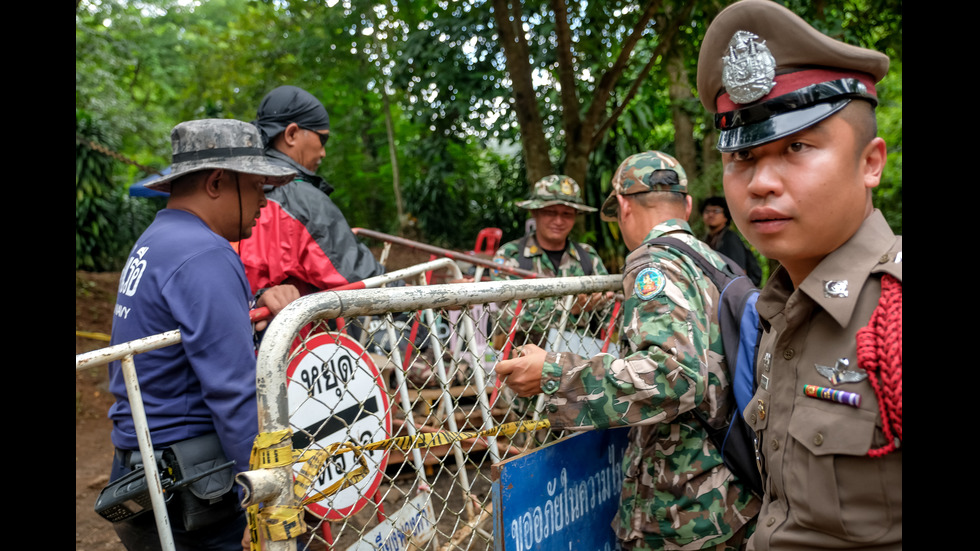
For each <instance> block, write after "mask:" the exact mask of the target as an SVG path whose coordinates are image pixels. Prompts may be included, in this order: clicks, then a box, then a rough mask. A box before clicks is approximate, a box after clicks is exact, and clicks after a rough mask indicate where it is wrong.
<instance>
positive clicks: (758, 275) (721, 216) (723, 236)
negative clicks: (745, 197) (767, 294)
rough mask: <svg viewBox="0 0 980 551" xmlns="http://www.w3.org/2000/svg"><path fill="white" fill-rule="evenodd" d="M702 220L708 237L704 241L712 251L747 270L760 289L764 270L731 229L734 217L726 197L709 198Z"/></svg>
mask: <svg viewBox="0 0 980 551" xmlns="http://www.w3.org/2000/svg"><path fill="white" fill-rule="evenodd" d="M701 219H702V220H704V227H705V229H706V230H707V235H705V236H704V237H703V238H702V241H704V242H705V243H707V244H708V245H709V246H710V247H711V248H712V249H714V250H716V251H718V252H719V253H721V254H723V255H725V256H727V257H728V258H731V259H732V260H734V261H735V263H736V264H738V265H739V266H741V267H742V269H743V270H745V274H746V275H747V276H749V279H750V280H752V283H754V284H755V285H756V287H758V286H759V285H760V284H761V282H762V269H761V268H760V267H759V262H758V261H756V259H755V255H754V254H752V251H750V250H749V248H748V247H746V246H745V243H742V239H741V238H740V237H739V236H738V235H736V234H735V232H733V231H731V229H729V225H730V224H731V222H732V215H731V213H730V212H729V211H728V203H727V202H725V198H724V197H708V198H707V199H705V200H704V203H702V205H701Z"/></svg>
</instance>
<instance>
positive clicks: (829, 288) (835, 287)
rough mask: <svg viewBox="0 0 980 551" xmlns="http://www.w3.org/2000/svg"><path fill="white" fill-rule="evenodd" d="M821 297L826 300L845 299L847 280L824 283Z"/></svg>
mask: <svg viewBox="0 0 980 551" xmlns="http://www.w3.org/2000/svg"><path fill="white" fill-rule="evenodd" d="M823 296H825V297H827V298H847V280H846V279H842V280H840V281H824V282H823Z"/></svg>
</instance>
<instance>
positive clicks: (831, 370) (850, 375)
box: [813, 358, 868, 385]
mask: <svg viewBox="0 0 980 551" xmlns="http://www.w3.org/2000/svg"><path fill="white" fill-rule="evenodd" d="M850 365H851V362H850V360H848V359H847V358H841V359H839V360H837V363H836V364H835V365H834V367H829V366H826V365H820V364H813V367H815V368H816V369H817V372H818V373H820V374H821V375H823V376H824V377H826V378H827V380H828V381H830V384H832V385H839V384H841V383H857V382H860V381H863V380H865V379H867V378H868V374H867V372H865V371H864V370H860V371H855V370H852V369H848V368H849V367H850Z"/></svg>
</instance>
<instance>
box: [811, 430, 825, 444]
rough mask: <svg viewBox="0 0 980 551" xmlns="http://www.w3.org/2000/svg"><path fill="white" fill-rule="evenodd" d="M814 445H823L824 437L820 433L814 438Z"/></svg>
mask: <svg viewBox="0 0 980 551" xmlns="http://www.w3.org/2000/svg"><path fill="white" fill-rule="evenodd" d="M813 443H814V444H816V445H817V446H819V445H820V444H823V435H822V434H820V433H819V432H818V433H817V435H816V436H814V437H813Z"/></svg>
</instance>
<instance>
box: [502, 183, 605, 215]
mask: <svg viewBox="0 0 980 551" xmlns="http://www.w3.org/2000/svg"><path fill="white" fill-rule="evenodd" d="M551 205H565V206H566V207H572V208H573V209H575V210H580V211H582V212H595V211H596V210H597V209H596V208H595V207H590V206H588V205H586V204H585V200H584V199H582V188H581V187H579V185H578V182H576V181H575V180H572V179H571V178H569V177H568V176H565V175H562V174H555V175H552V176H545V177H544V178H541V179H540V180H538V181H537V182H536V183H535V184H534V189H533V190H532V191H531V197H530V198H529V199H528V200H527V201H521V202H519V203H517V206H519V207H521V208H525V209H532V210H533V209H543V208H544V207H550V206H551Z"/></svg>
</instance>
